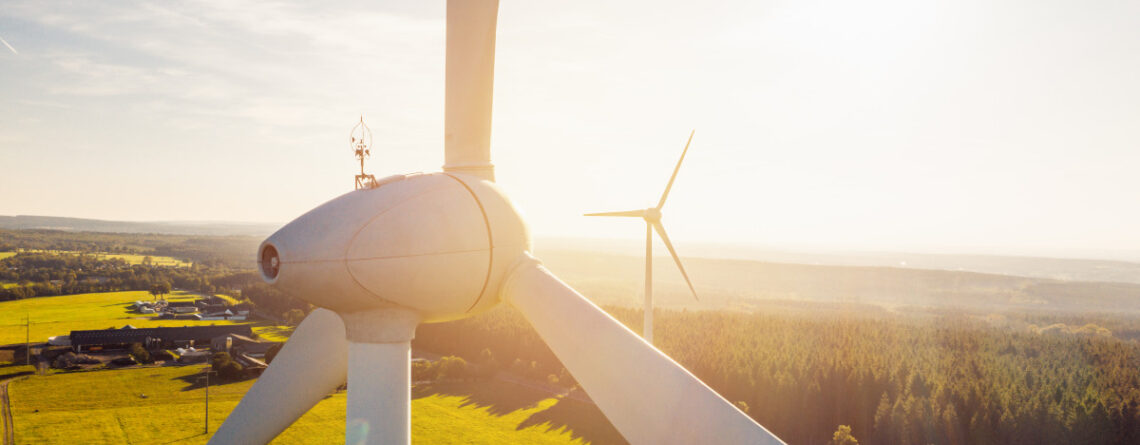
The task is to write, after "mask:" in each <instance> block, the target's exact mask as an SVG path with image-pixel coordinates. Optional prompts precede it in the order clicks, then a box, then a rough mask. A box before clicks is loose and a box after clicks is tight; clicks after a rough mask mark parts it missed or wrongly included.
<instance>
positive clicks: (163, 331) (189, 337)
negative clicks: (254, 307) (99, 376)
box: [69, 325, 253, 352]
mask: <svg viewBox="0 0 1140 445" xmlns="http://www.w3.org/2000/svg"><path fill="white" fill-rule="evenodd" d="M233 334H237V335H242V336H246V337H251V336H253V330H252V329H250V327H249V325H225V326H186V327H180V328H138V329H102V330H96V331H71V335H70V336H69V338H70V339H71V346H72V348H74V349H75V352H83V351H93V350H99V349H121V348H126V347H128V346H130V345H131V343H141V344H143V345H144V346H147V347H177V346H185V345H195V344H197V345H209V344H210V340H213V339H214V338H217V337H220V336H224V335H233Z"/></svg>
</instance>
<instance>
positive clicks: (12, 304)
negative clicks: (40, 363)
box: [0, 291, 291, 344]
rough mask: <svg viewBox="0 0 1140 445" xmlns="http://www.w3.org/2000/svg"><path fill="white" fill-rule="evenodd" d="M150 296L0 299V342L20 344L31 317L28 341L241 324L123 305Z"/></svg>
mask: <svg viewBox="0 0 1140 445" xmlns="http://www.w3.org/2000/svg"><path fill="white" fill-rule="evenodd" d="M196 297H197V296H196V295H195V294H192V293H187V292H182V291H174V292H172V293H171V294H170V295H168V296H167V297H166V298H167V299H168V300H172V301H176V300H192V299H194V298H196ZM152 299H153V297H152V296H151V295H150V294H149V293H147V292H143V291H124V292H100V293H91V294H77V295H63V296H58V297H36V298H28V299H23V300H13V301H4V302H0V344H12V343H23V342H24V340H25V338H26V337H25V330H26V328H25V322H26V320H27V317H30V319H31V323H32V325H31V341H32V342H33V343H37V342H39V343H42V342H46V341H47V339H48V337H52V336H56V335H67V334H68V333H69V332H71V331H72V330H86V329H106V328H121V327H123V325H127V324H129V325H132V326H134V327H137V328H151V327H161V326H186V325H189V324H198V323H211V324H242V323H246V322H234V321H227V320H219V321H210V322H200V321H187V320H157V319H155V318H154V315H148V314H139V313H135V312H131V311H130V310H129V308H128V307H127V306H128V305H129V304H131V303H133V302H135V301H139V300H142V301H151V300H152ZM253 330H254V332H255V333H257V334H258V335H261V336H262V337H263V338H266V339H268V340H272V341H284V340H285V338H286V337H287V336H288V333H289V332H290V331H291V328H289V327H285V326H276V325H270V324H266V323H254V327H253Z"/></svg>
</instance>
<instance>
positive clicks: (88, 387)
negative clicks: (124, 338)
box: [10, 366, 623, 444]
mask: <svg viewBox="0 0 1140 445" xmlns="http://www.w3.org/2000/svg"><path fill="white" fill-rule="evenodd" d="M200 373H201V366H185V367H161V368H136V369H124V370H116V371H90V372H64V373H56V374H51V375H46V376H30V377H28V378H26V379H23V380H20V381H17V382H14V383H13V384H11V386H10V391H11V397H12V401H13V407H12V414H13V417H14V424H15V437H16V443H21V444H22V443H73V442H74V440H75V438H76V437H82V438H83V439H84V440H83V441H84V443H92V444H94V443H132V444H159V443H162V444H167V443H170V444H200V443H205V442H206V440H207V439H208V437H209V436H208V435H206V434H203V415H204V410H205V405H204V402H205V388H204V387H203V386H202V384H200V383H198V376H200V375H201V374H200ZM252 384H253V381H244V382H237V383H227V384H221V385H211V386H210V412H209V416H210V433H211V434H212V433H213V432H214V431H215V430H216V429H217V427H218V426H219V425H221V423H222V421H223V420H224V419H225V417H226V416H227V415H228V414H229V412H230V411H231V410H233V408H234V406H236V405H237V403H238V401H239V400H240V399H241V397H242V395H244V394H245V392H246V391H247V390H248V389H249V387H250V386H251V385H252ZM344 418H345V393H344V392H337V393H335V394H332V395H330V396H329V397H327V398H325V399H324V400H323V401H321V402H320V403H319V404H317V406H316V407H314V408H313V409H312V410H311V411H309V412H308V413H307V414H305V415H304V416H303V417H301V419H300V420H298V421H297V422H296V423H295V424H293V426H291V427H290V428H289V429H287V430H286V431H285V432H284V433H283V434H282V435H281V436H279V437H278V438H277V439H276V440H275V441H273V443H275V444H308V443H337V442H342V441H343V440H344V428H345V426H344V425H345V423H344ZM412 440H413V441H415V442H418V443H465V444H497V443H528V444H568V443H587V442H591V443H622V442H623V440H622V439H621V436H620V435H619V434H618V433H617V431H616V430H614V429H613V427H612V426H610V424H609V423H608V421H606V420H605V418H604V417H603V416H602V414H601V412H599V411H598V410H597V408H596V407H594V406H593V405H590V404H586V403H582V402H578V401H574V400H571V399H560V398H556V397H552V396H550V395H549V394H546V393H544V392H540V391H537V390H533V389H528V388H524V387H520V386H515V385H513V384H510V383H505V382H498V381H489V382H488V381H484V382H462V383H443V384H437V385H425V386H416V387H414V388H413V401H412Z"/></svg>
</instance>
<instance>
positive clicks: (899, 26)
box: [0, 0, 1140, 256]
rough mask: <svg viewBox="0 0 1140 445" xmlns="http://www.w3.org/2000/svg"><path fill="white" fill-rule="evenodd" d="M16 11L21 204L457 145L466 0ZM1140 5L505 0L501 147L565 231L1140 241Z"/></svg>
mask: <svg viewBox="0 0 1140 445" xmlns="http://www.w3.org/2000/svg"><path fill="white" fill-rule="evenodd" d="M310 3H314V2H296V3H289V2H261V1H246V2H227V1H186V2H148V1H121V2H98V3H96V2H74V3H70V2H42V1H21V0H7V1H5V2H3V4H0V39H3V43H4V45H3V47H0V215H17V214H25V215H53V216H74V217H85V218H99V219H115V220H148V221H171V220H175V221H200V220H209V221H246V222H274V223H285V222H287V221H289V220H291V219H292V218H294V217H296V216H298V215H300V214H301V213H303V212H305V211H307V210H308V209H310V208H312V207H315V206H316V205H319V204H320V203H322V202H324V201H327V200H329V199H332V198H334V197H336V196H338V195H340V194H342V193H345V192H347V191H350V190H351V189H352V184H353V181H352V176H353V174H354V172H355V169H356V168H358V166H357V165H356V163H355V160H354V159H353V157H352V153H351V151H350V149H349V141H348V137H349V130H350V129H351V128H352V126H353V124H354V123H355V122H356V121H357V120H358V119H359V116H360V115H361V114H363V116H364V119H365V122H366V123H368V124H369V126H370V127H371V128H372V129H373V131H374V137H375V139H374V144H375V145H374V147H373V157H372V158H371V159H370V160H369V161H368V163H367V166H366V168H367V169H368V170H369V171H370V172H371V173H374V174H376V175H377V176H378V177H380V176H386V175H389V174H394V173H407V172H417V171H437V170H438V169H439V168H440V166H441V165H442V163H443V158H442V154H443V148H442V147H443V103H444V101H443V80H444V79H443V75H444V1H443V0H434V1H423V2H396V1H388V2H377V1H369V2H334V3H336V4H335V5H315V4H310ZM1137 54H1140V3H1138V2H1134V1H1110V0H1106V1H1099V2H1081V1H1075V0H1063V1H1062V0H1053V1H1028V0H1009V1H1001V2H993V1H975V0H953V1H949V0H947V1H907V0H900V1H881V0H870V1H867V2H836V1H832V2H826V1H812V0H808V1H795V2H782V1H754V0H753V1H715V0H710V1H707V2H698V3H694V2H691V1H687V2H676V1H663V0H662V1H653V2H640V1H638V2H633V1H630V2H614V1H601V0H580V1H548V2H524V1H511V0H504V1H503V2H502V4H501V6H500V15H499V31H498V46H497V53H496V79H495V106H494V123H493V136H492V147H493V149H492V156H493V162H494V163H495V165H496V176H497V180H498V183H499V184H500V185H501V186H503V187H504V188H505V190H506V191H507V193H508V194H509V195H510V196H511V198H512V199H513V200H514V202H515V204H516V205H517V206H518V207H519V208H520V209H521V210H522V212H523V213H524V215H525V217H526V218H527V221H528V222H529V223H530V225H531V228H532V231H533V232H534V233H535V235H537V236H539V237H591V238H630V239H638V238H640V237H642V236H643V233H644V229H643V227H642V224H641V223H640V222H638V221H636V220H624V219H603V218H586V217H583V216H581V214H582V213H586V212H592V211H608V210H626V209H635V208H644V207H648V206H650V205H652V204H654V203H655V202H656V201H657V199H658V197H659V196H660V193H661V191H662V190H663V188H664V186H665V182H666V181H667V180H668V177H669V174H670V173H671V170H672V168H673V165H674V163H675V162H676V160H677V157H678V156H679V155H680V151H681V149H682V147H683V146H684V143H685V139H686V138H687V136H688V134H689V131H690V130H692V129H696V136H695V137H694V139H693V144H692V148H691V149H690V151H689V155H688V157H687V158H686V161H685V165H684V166H683V167H682V169H681V172H680V175H679V176H678V179H677V182H676V184H675V186H674V188H673V192H672V194H671V196H670V199H669V202H668V204H667V205H666V207H665V209H664V213H665V217H664V221H665V224H666V227H667V228H668V229H669V233H670V236H671V237H672V238H673V240H674V242H675V243H677V244H678V245H680V246H683V245H684V244H685V243H697V242H714V243H723V244H733V245H737V244H748V245H760V246H780V247H792V248H795V247H803V248H814V249H874V250H905V251H924V252H980V253H1044V254H1050V255H1059V256H1065V255H1078V256H1088V255H1092V254H1091V253H1090V252H1094V253H1095V252H1101V253H1104V252H1108V253H1112V252H1136V251H1140V230H1137V228H1140V210H1138V209H1137V206H1136V205H1135V204H1136V195H1137V193H1136V192H1137V191H1138V190H1140V175H1137V174H1136V170H1137V169H1136V166H1137V165H1138V161H1140V82H1138V81H1137V80H1138V79H1140V57H1137V56H1136V55H1137Z"/></svg>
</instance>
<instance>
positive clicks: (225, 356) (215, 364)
mask: <svg viewBox="0 0 1140 445" xmlns="http://www.w3.org/2000/svg"><path fill="white" fill-rule="evenodd" d="M210 363H211V368H212V369H213V371H214V372H216V373H218V377H221V378H222V380H231V381H232V380H238V379H241V378H242V377H243V372H244V371H245V368H244V367H242V366H241V364H240V363H238V362H236V361H234V360H233V358H232V357H230V353H228V352H215V353H214V355H213V356H211V357H210Z"/></svg>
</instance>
